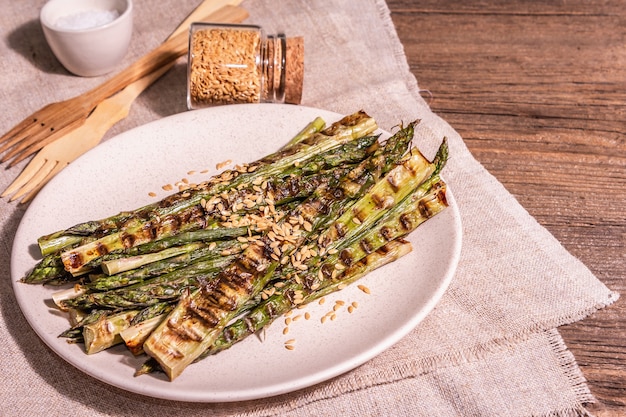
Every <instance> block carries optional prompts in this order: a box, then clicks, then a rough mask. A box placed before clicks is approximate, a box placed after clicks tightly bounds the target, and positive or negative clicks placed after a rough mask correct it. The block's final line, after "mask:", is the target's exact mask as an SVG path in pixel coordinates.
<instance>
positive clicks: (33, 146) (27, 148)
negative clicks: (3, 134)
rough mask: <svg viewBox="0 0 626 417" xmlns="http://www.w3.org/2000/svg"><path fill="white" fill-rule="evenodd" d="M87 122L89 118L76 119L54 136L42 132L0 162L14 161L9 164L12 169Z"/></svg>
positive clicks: (55, 132)
mask: <svg viewBox="0 0 626 417" xmlns="http://www.w3.org/2000/svg"><path fill="white" fill-rule="evenodd" d="M86 120H87V118H85V117H81V118H80V119H76V120H74V121H72V122H71V123H68V124H66V125H64V126H63V127H62V128H60V129H56V130H55V131H54V133H52V134H47V132H40V133H38V134H36V135H33V136H32V137H30V138H28V139H27V140H24V141H22V142H20V143H19V144H18V145H16V146H15V147H13V148H12V149H11V150H9V151H8V152H7V153H5V154H4V155H3V156H2V158H1V159H0V162H2V163H4V162H7V161H9V160H11V159H12V161H11V162H10V163H9V167H12V166H14V165H15V164H17V163H18V162H20V161H22V160H23V159H25V158H27V157H29V156H30V155H32V154H33V153H35V152H37V151H38V150H40V149H41V148H43V147H44V146H46V145H48V144H49V143H52V142H54V141H56V140H57V139H59V138H61V137H62V136H64V135H66V134H67V133H69V132H71V131H72V130H75V129H76V128H78V127H80V126H82V125H83V124H84V123H85V121H86Z"/></svg>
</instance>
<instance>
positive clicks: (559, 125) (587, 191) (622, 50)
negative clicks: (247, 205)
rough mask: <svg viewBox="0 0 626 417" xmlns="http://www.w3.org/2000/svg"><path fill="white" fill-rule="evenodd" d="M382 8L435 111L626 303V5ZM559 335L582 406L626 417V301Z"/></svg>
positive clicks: (450, 1) (579, 2)
mask: <svg viewBox="0 0 626 417" xmlns="http://www.w3.org/2000/svg"><path fill="white" fill-rule="evenodd" d="M387 3H388V5H389V8H390V9H391V12H392V19H393V22H394V24H395V26H396V29H397V31H398V35H399V37H400V40H401V41H402V43H403V45H404V47H405V53H406V55H407V58H408V61H409V65H410V67H411V71H412V72H413V74H415V76H416V78H417V80H418V83H419V85H420V88H421V89H422V90H427V91H428V92H429V93H430V95H429V96H428V97H427V99H429V100H430V105H431V107H432V109H433V111H434V112H435V113H437V114H439V115H441V116H442V117H443V118H444V119H445V120H447V121H448V122H449V123H450V124H451V125H452V126H453V127H454V128H455V129H456V130H457V131H458V132H459V133H460V134H461V136H462V137H463V138H464V140H465V142H466V143H467V145H468V147H469V148H470V150H471V151H472V153H473V154H474V156H475V157H476V158H477V159H478V160H479V161H480V162H481V163H482V164H483V165H484V166H485V167H486V168H487V169H488V170H489V171H490V172H491V173H492V174H493V175H495V176H496V177H497V178H498V179H499V180H500V181H501V182H502V183H503V184H504V185H505V187H506V188H507V189H508V190H509V191H510V192H511V193H512V194H513V195H514V196H515V197H516V198H517V199H518V200H519V201H520V203H521V204H522V205H523V206H524V207H525V208H526V209H527V210H528V211H529V212H530V214H531V215H533V216H534V217H535V218H536V219H537V220H538V221H539V222H540V223H541V224H542V225H543V226H545V227H546V228H547V229H548V230H549V231H550V232H552V234H553V235H554V236H555V237H556V238H557V239H558V240H559V241H560V242H561V243H562V244H563V246H564V247H565V248H567V249H568V250H569V251H570V252H571V253H572V254H573V255H574V256H576V257H578V258H579V259H580V260H581V261H582V262H583V263H585V264H586V265H587V266H588V267H589V268H590V269H591V270H592V271H593V272H594V273H595V274H596V276H597V277H598V278H599V279H600V280H602V281H603V282H604V283H605V284H606V285H607V286H609V288H611V289H612V290H614V291H617V292H619V293H622V294H624V293H626V7H625V4H624V2H622V1H596V0H594V1H584V0H573V1H567V2H565V1H555V2H548V1H532V2H527V1H504V0H500V1H489V2H487V1H460V0H447V1H434V0H420V1H417V0H413V1H411V0H388V1H387ZM425 97H426V96H425ZM559 330H560V332H561V334H562V335H563V337H564V339H565V341H566V343H567V345H568V347H569V348H570V350H571V351H572V353H573V354H574V356H575V357H576V359H577V361H578V364H579V365H580V367H581V369H582V371H583V373H584V375H585V377H586V378H587V380H588V383H589V386H590V389H591V391H592V393H593V394H594V395H595V397H596V398H597V401H598V402H597V403H595V404H589V405H588V409H589V410H590V411H591V412H593V413H594V414H595V415H597V416H616V415H626V297H622V298H621V299H620V300H619V301H618V302H617V303H615V304H614V305H613V306H611V307H609V308H607V309H604V310H601V311H599V312H597V313H595V314H594V315H592V316H591V317H589V318H587V319H585V320H582V321H580V322H577V323H574V324H572V325H568V326H563V327H562V328H560V329H559Z"/></svg>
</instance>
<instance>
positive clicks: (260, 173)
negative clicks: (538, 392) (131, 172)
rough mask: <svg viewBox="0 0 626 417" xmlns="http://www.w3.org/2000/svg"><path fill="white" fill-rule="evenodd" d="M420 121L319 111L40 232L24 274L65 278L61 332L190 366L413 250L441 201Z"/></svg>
mask: <svg viewBox="0 0 626 417" xmlns="http://www.w3.org/2000/svg"><path fill="white" fill-rule="evenodd" d="M416 123H417V121H416V122H412V123H409V124H408V125H406V126H399V127H398V129H397V132H395V134H393V136H391V137H390V138H388V139H386V140H384V141H383V140H381V139H380V137H379V136H378V135H376V134H375V131H376V130H377V125H376V122H375V121H374V119H372V118H371V117H370V116H368V115H367V114H366V113H364V112H362V111H359V112H357V113H354V114H352V115H349V116H346V117H344V118H343V119H341V120H339V121H337V122H335V123H333V124H332V125H330V126H328V127H326V126H325V122H324V121H323V120H322V119H319V118H318V119H315V120H314V121H312V122H311V123H310V124H309V125H307V126H306V127H305V128H304V129H303V130H302V131H301V132H300V133H299V134H298V135H296V136H295V137H294V138H293V139H292V140H291V141H289V142H288V143H287V145H285V146H284V147H283V148H281V149H280V150H278V151H277V152H276V153H273V154H271V155H268V156H265V157H264V158H262V159H259V160H257V161H255V162H252V163H249V164H245V165H240V166H236V167H235V168H233V169H228V170H225V171H222V172H221V173H219V174H217V175H215V176H213V177H212V178H211V179H210V180H208V181H206V182H204V183H201V184H195V185H192V186H189V187H188V188H186V189H182V190H179V191H178V192H176V193H174V194H172V195H171V196H169V197H166V198H165V199H163V200H161V201H158V202H156V203H153V204H149V205H147V206H144V207H141V208H139V209H137V210H133V211H124V212H121V213H119V214H117V215H114V216H111V217H109V218H106V219H102V220H96V221H88V222H85V223H80V224H77V225H75V226H73V227H71V228H69V229H67V230H62V231H58V232H56V233H53V234H50V235H46V236H42V237H41V238H39V240H38V243H39V247H40V249H41V252H42V256H43V258H42V260H41V261H40V262H39V263H38V264H37V265H36V266H35V267H34V269H33V270H32V271H31V272H30V273H29V274H28V276H26V277H24V278H23V281H24V282H25V283H30V284H49V285H51V284H55V285H58V284H67V283H72V285H71V288H70V289H68V290H63V291H59V292H57V293H55V295H54V297H53V298H54V301H55V303H56V304H57V305H58V306H59V308H61V309H62V310H65V311H68V312H69V313H70V314H69V315H70V318H71V327H70V328H69V329H68V330H67V331H65V332H64V333H63V334H62V335H61V336H63V337H67V338H69V339H70V340H72V341H75V342H80V343H84V344H85V349H86V351H87V353H95V352H99V351H101V350H103V349H106V348H108V347H110V346H112V345H114V344H117V343H126V345H127V346H128V348H129V349H130V350H131V351H132V352H133V353H134V354H142V353H146V354H147V355H148V357H149V359H148V360H147V361H146V363H145V365H144V366H143V367H142V369H140V370H138V372H137V373H138V374H142V373H146V372H152V371H156V370H160V371H164V372H165V373H166V374H167V376H168V377H169V378H170V380H173V379H174V378H176V377H177V376H178V375H180V373H181V372H182V371H183V370H184V369H185V367H186V366H187V365H189V364H191V363H192V362H194V361H197V360H199V359H201V358H203V357H206V356H207V355H211V354H215V353H217V352H220V351H222V350H224V349H226V348H228V347H230V346H232V345H233V344H234V343H236V342H238V341H240V340H242V339H243V338H245V337H246V336H248V335H251V334H254V333H256V332H258V331H259V330H261V329H263V328H265V326H268V325H269V324H270V323H271V322H272V321H273V320H275V319H276V318H278V317H280V316H281V315H283V314H285V313H287V312H288V311H290V310H292V309H294V308H296V307H298V306H300V305H302V304H306V303H308V302H310V301H312V300H314V299H316V298H319V297H321V296H324V295H326V294H329V293H331V292H334V291H338V290H341V289H342V288H344V287H346V286H347V285H348V284H350V283H352V282H354V281H356V280H358V279H359V278H360V277H362V276H363V275H365V274H367V273H368V272H370V271H372V270H374V269H376V268H378V267H380V266H382V265H385V264H387V263H389V262H391V261H394V260H396V259H398V258H399V257H401V256H403V255H405V254H406V253H408V252H409V251H410V244H409V243H408V242H407V241H405V240H404V239H403V237H405V236H406V235H407V234H408V233H410V232H411V231H413V230H414V229H415V228H417V227H418V226H419V225H420V224H421V223H423V222H424V221H426V220H427V219H429V218H431V217H432V216H434V215H436V214H437V213H439V212H440V211H442V210H443V209H444V208H445V207H446V206H447V202H446V197H445V192H446V185H445V183H444V182H443V181H442V180H441V178H440V177H439V173H440V171H441V169H442V168H443V166H444V165H445V162H446V160H447V157H448V149H447V144H446V140H445V138H444V140H443V141H442V144H441V146H440V148H439V150H438V152H437V154H436V156H435V157H434V159H433V160H432V161H429V160H427V159H426V158H425V157H424V156H423V155H422V154H421V152H420V151H419V150H418V149H417V148H415V147H413V146H411V143H412V139H413V136H414V127H415V124H416Z"/></svg>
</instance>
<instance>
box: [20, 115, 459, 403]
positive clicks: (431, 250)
mask: <svg viewBox="0 0 626 417" xmlns="http://www.w3.org/2000/svg"><path fill="white" fill-rule="evenodd" d="M317 116H320V117H322V118H324V120H326V122H327V123H328V124H330V123H332V122H334V121H335V120H338V119H339V118H340V117H341V115H339V114H336V113H333V112H329V111H325V110H320V109H315V108H310V107H305V106H292V105H278V104H254V105H233V106H221V107H213V108H209V109H203V110H195V111H190V112H184V113H181V114H177V115H174V116H170V117H166V118H163V119H160V120H157V121H154V122H151V123H148V124H146V125H143V126H140V127H137V128H135V129H132V130H129V131H127V132H125V133H122V134H120V135H118V136H116V137H114V138H112V139H110V140H108V141H106V142H104V143H103V144H101V145H100V146H98V147H96V148H94V149H93V150H91V151H90V152H88V153H86V154H85V155H83V156H82V157H81V158H79V159H78V160H76V161H75V162H73V163H72V164H71V165H70V166H68V167H67V168H66V169H65V170H64V171H62V172H61V173H60V174H59V175H58V176H57V177H55V178H54V179H53V180H52V181H51V182H50V183H49V184H48V185H47V186H46V187H44V189H42V190H41V192H40V193H39V194H38V196H37V197H36V198H35V199H34V200H33V201H32V202H31V204H30V206H29V207H28V209H27V211H26V213H25V214H24V217H23V219H22V221H21V223H20V225H19V228H18V230H17V233H16V236H15V240H14V244H13V250H12V256H11V279H12V281H13V288H14V292H15V295H16V298H17V300H18V303H19V306H20V308H21V310H22V312H23V314H24V316H25V317H26V319H27V321H28V323H29V324H30V326H31V327H32V328H33V330H34V331H35V332H36V333H37V334H38V336H39V337H40V338H41V339H42V341H43V342H44V343H45V344H47V345H48V346H49V347H50V348H51V349H52V350H53V351H54V352H56V353H57V354H58V355H59V356H60V357H61V358H63V359H64V360H65V361H67V362H68V363H70V364H71V365H73V366H74V367H76V368H77V369H79V370H80V371H82V372H84V373H86V374H88V375H90V376H92V377H94V378H96V379H98V380H101V381H103V382H105V383H108V384H111V385H113V386H115V387H118V388H121V389H124V390H127V391H129V392H134V393H137V394H141V395H146V396H150V397H156V398H162V399H169V400H177V401H191V402H230V401H243V400H252V399H259V398H265V397H270V396H275V395H278V394H284V393H288V392H293V391H296V390H299V389H302V388H306V387H309V386H312V385H315V384H317V383H320V382H323V381H326V380H328V379H330V378H332V377H335V376H337V375H340V374H343V373H345V372H347V371H350V370H352V369H354V368H355V367H357V366H359V365H361V364H363V363H365V362H366V361H368V360H370V359H372V358H373V357H375V356H377V355H378V354H380V353H381V352H383V351H384V350H386V349H387V348H389V347H390V346H392V345H393V344H395V343H397V342H398V341H399V340H400V339H401V338H403V337H404V336H406V335H407V334H408V333H409V332H410V331H411V330H412V329H413V328H415V326H417V325H418V324H419V323H420V321H422V320H423V319H424V317H426V315H427V314H428V313H429V312H430V311H431V310H432V309H433V308H434V307H435V305H436V304H437V303H438V301H439V300H440V299H441V297H442V295H443V294H444V292H445V290H446V289H447V287H448V285H449V284H450V281H451V280H452V277H453V275H454V272H455V269H456V267H457V264H458V261H459V257H460V252H461V221H460V215H459V211H458V207H457V204H456V202H455V200H454V197H453V195H452V193H451V191H450V190H449V189H448V200H449V203H450V207H449V208H448V209H446V210H444V211H443V212H442V213H440V214H439V215H437V216H436V217H435V218H433V219H431V220H429V221H428V222H426V223H425V224H423V225H422V226H420V227H419V228H418V230H416V231H415V232H413V233H412V234H411V235H410V236H409V239H408V240H409V241H411V243H412V244H413V251H412V252H411V253H410V254H409V255H407V256H405V257H403V258H402V259H400V260H398V261H396V262H394V263H392V264H390V265H387V266H385V267H383V268H381V269H379V270H377V271H374V272H373V273H371V274H369V275H367V276H366V277H364V278H362V279H361V280H360V281H359V282H360V283H362V284H364V285H366V286H367V287H369V288H370V290H371V294H369V295H368V294H365V293H364V292H363V291H360V290H359V289H358V288H357V286H356V285H351V286H349V287H348V288H346V289H344V290H342V291H340V292H338V293H335V294H332V295H331V296H329V297H326V303H325V304H323V305H320V304H318V303H311V304H310V305H309V306H307V307H306V308H305V309H303V310H302V313H304V312H305V311H308V312H309V314H310V315H311V319H310V320H305V319H304V318H302V319H301V320H299V321H297V322H293V323H292V324H291V325H290V326H289V333H288V334H287V335H285V334H283V330H284V328H285V324H284V323H283V320H282V319H279V320H277V321H276V322H274V323H273V325H272V326H270V327H269V328H268V329H267V330H266V331H265V332H264V335H263V340H262V341H261V340H259V338H257V337H254V336H252V337H249V338H248V339H246V340H244V341H243V342H241V343H239V344H238V345H235V346H234V347H233V348H231V349H229V350H227V351H225V352H222V353H220V354H219V355H216V356H214V357H210V358H207V359H205V360H203V361H201V362H199V363H196V364H193V365H191V366H189V367H188V368H187V369H186V370H185V372H184V373H183V374H182V375H181V376H180V377H178V378H177V379H176V380H175V381H173V382H170V381H167V379H166V378H165V377H164V376H163V375H145V376H141V377H133V373H134V371H135V370H136V369H137V368H138V367H139V366H140V364H141V363H143V361H144V359H145V358H135V357H133V356H132V355H131V354H130V353H129V352H128V351H127V350H126V349H125V348H124V347H123V346H117V347H114V348H111V349H109V350H107V351H105V352H102V353H98V354H95V355H86V354H85V353H84V352H83V350H82V347H81V346H80V345H72V344H68V343H67V342H66V341H65V340H64V339H62V338H59V337H58V334H60V333H61V332H62V331H63V330H65V329H66V328H67V327H68V321H67V317H65V315H64V314H60V313H59V312H58V311H57V310H55V309H54V308H53V307H52V306H51V305H52V304H51V295H52V293H53V292H55V291H57V290H58V289H51V288H48V287H42V286H32V285H26V284H23V283H21V282H19V280H20V278H22V277H23V276H24V275H25V274H26V273H27V271H29V270H30V269H31V268H32V267H33V266H34V264H35V263H36V262H37V260H38V259H39V256H38V250H37V248H36V240H37V238H38V237H39V236H41V235H43V234H46V233H51V232H53V231H56V230H60V229H63V228H65V227H68V226H71V225H73V224H76V223H78V222H81V221H85V220H89V219H97V218H103V217H106V216H108V215H111V214H115V213H117V212H119V211H121V210H126V209H134V208H137V207H140V206H143V205H144V204H148V203H151V202H154V201H156V200H157V199H159V198H162V197H165V196H166V195H167V194H168V193H171V191H170V192H166V191H164V190H163V189H162V188H161V187H162V186H163V185H165V184H175V183H176V182H177V181H182V180H183V179H185V178H186V179H187V180H189V181H191V182H200V181H202V180H204V179H207V178H208V176H209V175H211V174H214V173H215V172H217V171H216V164H218V163H220V162H223V161H226V160H232V161H233V163H244V162H249V161H252V160H254V159H257V158H258V157H260V156H263V155H265V154H268V153H270V152H272V151H274V150H276V149H277V148H279V147H280V146H281V145H283V144H284V143H286V142H287V141H288V140H289V139H290V138H291V137H292V136H293V135H295V134H296V133H297V132H298V131H299V130H300V129H301V128H302V127H303V126H305V125H306V124H307V123H308V122H310V121H311V120H313V119H314V118H315V117H317ZM372 116H373V117H374V118H375V114H372ZM383 134H384V135H386V134H387V133H385V132H383ZM203 170H208V172H207V173H204V174H203V173H201V171H203ZM150 193H154V194H156V196H154V195H150ZM338 300H341V301H345V302H347V303H348V304H349V303H352V302H355V303H356V305H358V308H357V309H355V311H354V312H353V313H351V314H350V313H348V312H347V311H346V309H345V307H344V308H343V309H340V310H339V311H338V312H337V313H338V314H337V320H335V321H332V322H331V321H326V322H325V323H324V324H322V322H321V317H322V316H323V315H324V314H326V313H327V312H328V311H329V310H330V309H332V307H333V306H334V304H335V302H336V301H338ZM287 339H295V340H296V342H295V347H296V348H295V349H294V350H286V349H285V348H284V343H285V341H286V340H287Z"/></svg>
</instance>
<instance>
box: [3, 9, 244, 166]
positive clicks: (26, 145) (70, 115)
mask: <svg viewBox="0 0 626 417" xmlns="http://www.w3.org/2000/svg"><path fill="white" fill-rule="evenodd" d="M218 1H219V2H221V3H222V4H225V5H223V7H219V8H218V9H217V10H216V9H215V5H216V2H215V1H213V2H203V3H202V4H201V5H200V6H198V9H200V12H198V14H197V15H196V18H195V19H194V20H197V21H201V20H205V21H216V22H221V21H223V22H229V21H234V22H237V21H238V22H241V21H243V20H244V19H245V18H246V17H247V12H246V11H245V10H244V9H242V8H240V7H236V6H232V5H230V4H229V3H232V2H229V1H224V0H218ZM205 7H206V9H205ZM198 9H196V10H198ZM206 10H209V12H208V13H207V12H206ZM200 16H201V17H200ZM187 48H188V34H187V33H186V32H185V31H182V32H177V33H176V34H174V35H173V36H171V37H170V38H169V39H168V40H167V41H166V42H164V43H163V44H161V45H160V46H159V47H157V48H156V49H154V50H152V51H151V52H149V53H148V54H146V55H144V56H143V57H141V58H140V59H139V60H137V61H136V62H135V63H133V64H132V65H130V66H129V67H127V68H126V69H124V70H123V71H121V72H120V73H118V74H117V75H115V76H113V77H111V78H109V79H108V80H107V81H105V82H104V83H103V84H101V85H99V86H98V87H95V88H93V89H91V90H89V91H88V92H86V93H85V94H82V95H79V96H76V97H74V98H71V99H68V100H64V101H60V102H55V103H51V104H48V105H46V106H44V107H43V108H42V109H40V110H39V111H37V112H35V113H33V114H32V115H31V116H28V117H27V118H25V119H24V120H23V121H22V122H20V123H19V124H18V125H17V126H15V127H14V128H13V129H11V130H10V131H9V132H7V133H6V134H5V135H4V136H2V137H1V138H0V153H3V152H5V155H4V156H3V157H2V159H0V162H7V161H11V162H10V163H9V166H13V165H15V164H16V163H18V162H19V161H21V160H23V159H24V158H26V157H28V156H29V155H31V154H33V153H34V152H36V151H38V150H39V149H41V148H43V147H44V146H46V145H47V144H49V143H52V142H54V141H55V140H57V139H59V138H61V137H62V136H64V135H65V134H67V133H69V132H71V131H72V130H74V129H77V128H78V127H80V126H81V125H83V124H84V123H85V120H87V117H88V116H89V114H90V113H91V112H92V111H93V109H94V108H95V107H96V106H97V105H98V104H99V103H100V102H101V101H102V100H104V99H106V98H108V97H111V96H112V95H113V94H115V93H117V92H119V91H120V90H122V89H123V88H124V87H126V86H128V85H129V84H131V83H132V82H134V81H137V80H138V79H140V78H142V77H144V76H146V75H148V74H150V73H152V72H154V71H155V70H157V69H159V68H162V67H163V66H166V65H170V64H171V65H173V63H174V62H175V61H176V60H177V59H178V58H179V57H180V56H182V55H184V54H185V53H186V52H187Z"/></svg>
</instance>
